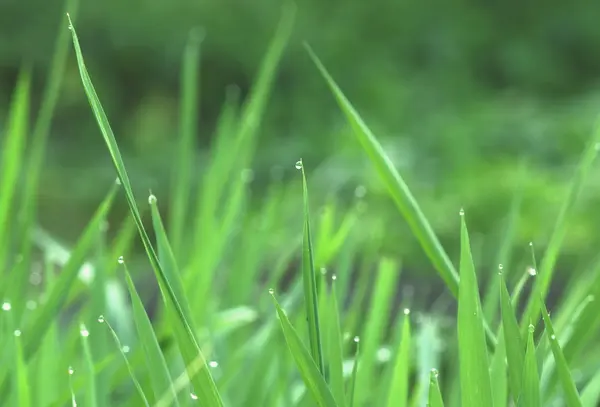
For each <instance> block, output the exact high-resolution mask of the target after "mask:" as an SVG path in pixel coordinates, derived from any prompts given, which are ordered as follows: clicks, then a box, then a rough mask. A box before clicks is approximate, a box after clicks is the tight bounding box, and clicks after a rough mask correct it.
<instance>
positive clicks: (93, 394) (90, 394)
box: [79, 324, 98, 407]
mask: <svg viewBox="0 0 600 407" xmlns="http://www.w3.org/2000/svg"><path fill="white" fill-rule="evenodd" d="M79 333H80V336H81V344H82V346H83V358H84V360H85V366H86V369H87V380H86V384H87V389H86V392H85V395H86V403H85V405H86V406H90V407H96V406H97V405H98V394H97V390H96V387H97V386H96V372H95V370H94V358H93V357H92V350H91V349H90V344H89V342H88V339H89V336H90V332H89V331H88V330H87V328H86V327H85V325H84V324H81V325H80V327H79Z"/></svg>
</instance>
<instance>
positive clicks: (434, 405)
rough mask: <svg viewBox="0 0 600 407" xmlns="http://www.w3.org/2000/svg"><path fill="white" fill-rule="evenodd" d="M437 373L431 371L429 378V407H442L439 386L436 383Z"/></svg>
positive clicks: (442, 401)
mask: <svg viewBox="0 0 600 407" xmlns="http://www.w3.org/2000/svg"><path fill="white" fill-rule="evenodd" d="M438 375H439V374H438V371H437V370H436V369H431V374H430V376H429V407H444V400H443V399H442V392H441V391H440V384H439V383H438Z"/></svg>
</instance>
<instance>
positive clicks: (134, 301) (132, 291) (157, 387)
mask: <svg viewBox="0 0 600 407" xmlns="http://www.w3.org/2000/svg"><path fill="white" fill-rule="evenodd" d="M119 263H120V264H122V265H123V271H124V273H125V280H126V282H127V289H128V290H129V296H130V298H131V307H132V311H133V322H134V323H135V327H136V330H137V333H138V338H139V341H140V345H141V346H142V350H143V352H144V355H145V360H146V365H147V367H148V375H149V377H150V384H151V385H152V390H153V393H154V397H155V399H156V400H158V399H160V398H161V397H163V394H165V393H167V392H169V393H171V395H172V396H173V399H172V400H173V403H174V404H173V405H177V398H176V394H175V390H174V389H173V385H172V383H173V381H172V380H171V374H170V373H169V368H168V366H167V362H166V361H165V357H164V355H163V353H162V351H161V349H160V345H159V343H158V340H157V339H156V335H155V333H154V329H153V328H152V322H151V321H150V318H149V317H148V314H147V313H146V310H145V308H144V304H143V302H142V299H141V298H140V296H139V294H138V292H137V289H136V288H135V284H134V283H133V279H132V278H131V275H130V274H129V270H128V268H127V264H126V263H125V259H123V258H122V257H120V258H119ZM98 322H100V323H106V319H105V318H104V317H103V316H100V317H99V318H98ZM109 329H111V331H112V328H110V327H109Z"/></svg>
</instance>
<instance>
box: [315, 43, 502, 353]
mask: <svg viewBox="0 0 600 407" xmlns="http://www.w3.org/2000/svg"><path fill="white" fill-rule="evenodd" d="M305 48H306V49H307V51H308V53H309V55H310V57H311V59H312V60H313V62H314V63H315V65H316V66H317V68H318V70H319V71H320V73H321V75H322V76H323V78H324V79H325V81H326V82H327V84H328V86H329V88H330V90H331V92H332V93H333V94H334V96H335V99H336V100H337V102H338V105H339V106H340V108H341V109H342V111H343V112H344V114H345V115H346V119H347V120H348V122H349V123H350V125H351V127H352V129H353V130H354V133H355V134H356V136H357V137H358V140H359V142H360V143H361V145H362V147H363V149H364V150H365V151H366V153H367V155H368V156H369V158H370V159H371V162H372V163H373V165H374V166H375V167H376V169H377V172H378V173H379V175H380V177H381V178H382V179H383V181H384V183H385V185H386V186H387V189H388V191H389V193H390V195H391V196H392V198H393V200H394V202H395V203H396V206H397V207H398V209H399V210H400V212H401V214H402V215H403V217H404V219H405V221H406V222H407V223H408V225H409V226H410V228H411V230H412V232H413V234H414V235H415V237H416V238H417V239H418V240H419V243H420V244H421V247H422V248H423V250H424V251H425V253H426V254H427V256H428V257H429V259H430V261H431V262H432V263H433V265H434V267H435V269H436V270H437V272H438V273H439V275H440V277H441V278H442V280H444V282H445V283H446V286H447V287H448V288H449V289H450V292H451V293H452V294H453V295H454V297H456V298H458V280H459V278H458V274H457V272H456V269H455V268H454V265H453V264H452V262H451V261H450V258H449V257H448V254H447V253H446V251H445V250H444V248H443V247H442V245H441V243H440V242H439V240H438V238H437V236H436V235H435V233H434V231H433V228H432V227H431V225H430V224H429V221H428V220H427V218H426V217H425V214H424V213H423V211H422V210H421V208H420V207H419V204H418V203H417V201H416V199H415V198H414V196H413V195H412V193H411V192H410V189H409V188H408V186H407V185H406V183H405V181H404V180H403V179H402V177H401V176H400V174H399V173H398V171H397V170H396V168H395V167H394V164H393V163H392V162H391V161H390V159H389V157H388V156H387V155H386V153H385V151H384V150H383V147H382V146H381V144H380V143H379V141H377V139H376V138H375V135H374V134H373V133H372V132H371V130H370V129H369V127H367V125H366V124H365V123H364V121H363V119H362V118H361V117H360V115H359V114H358V112H357V111H356V110H355V109H354V106H352V104H351V103H350V101H349V100H348V99H347V98H346V96H345V95H344V93H343V92H342V90H341V89H340V88H339V86H338V85H337V83H336V82H335V81H334V80H333V78H332V76H331V75H330V74H329V72H328V71H327V69H326V68H325V66H324V65H323V63H322V62H321V61H320V60H319V58H318V57H317V55H316V54H315V53H314V52H313V50H312V49H311V48H310V46H309V45H308V44H305ZM484 328H485V333H486V334H487V336H488V339H489V341H490V345H491V346H492V347H493V346H495V344H496V338H495V336H494V334H493V333H492V332H491V330H490V329H489V327H488V325H487V323H486V322H485V320H484Z"/></svg>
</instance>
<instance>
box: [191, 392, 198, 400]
mask: <svg viewBox="0 0 600 407" xmlns="http://www.w3.org/2000/svg"><path fill="white" fill-rule="evenodd" d="M190 397H191V398H192V400H198V396H196V393H190Z"/></svg>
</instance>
